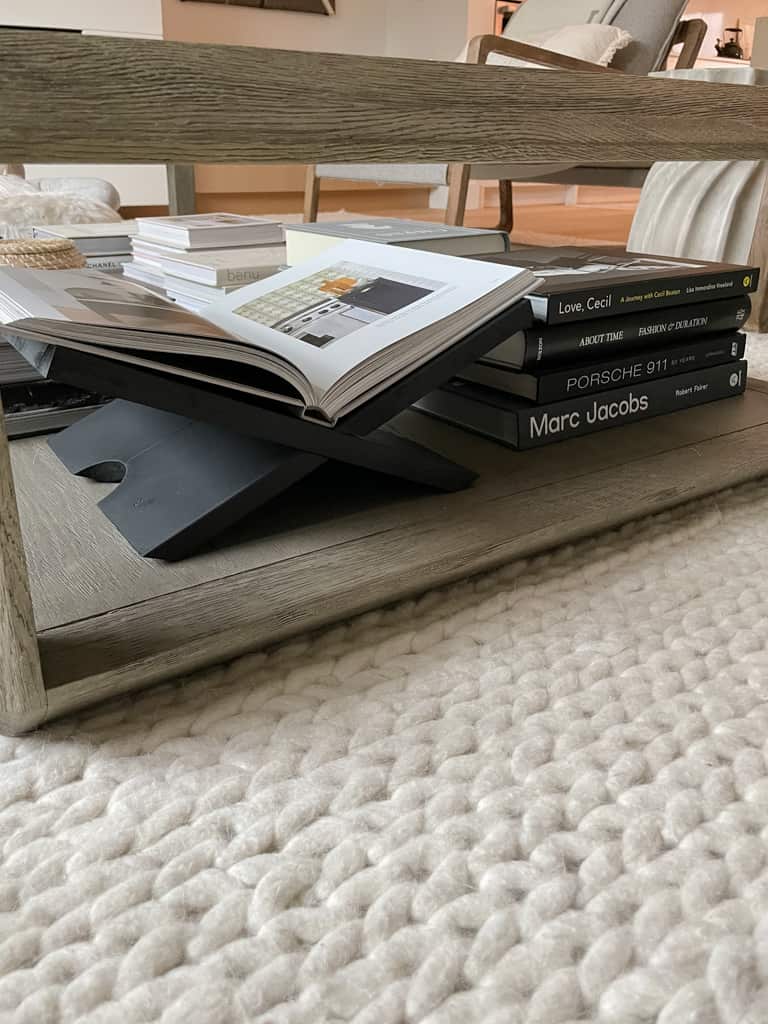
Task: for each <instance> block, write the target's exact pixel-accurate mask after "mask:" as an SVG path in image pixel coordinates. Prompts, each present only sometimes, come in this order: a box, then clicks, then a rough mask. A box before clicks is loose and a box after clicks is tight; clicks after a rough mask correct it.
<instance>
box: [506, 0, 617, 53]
mask: <svg viewBox="0 0 768 1024" xmlns="http://www.w3.org/2000/svg"><path fill="white" fill-rule="evenodd" d="M622 3H623V0H621V2H620V3H619V5H618V6H619V7H621V6H622ZM616 6H617V4H616V0H561V2H560V3H554V2H552V0H550V2H549V3H547V2H545V0H528V2H527V3H524V4H522V5H521V6H520V7H519V8H518V9H517V11H516V12H515V13H514V14H513V15H512V17H511V18H510V19H509V21H508V22H507V26H506V30H505V33H504V34H505V35H506V36H507V38H508V39H519V40H520V41H521V42H524V43H528V42H531V43H532V42H533V38H534V36H537V35H539V34H540V33H542V32H550V33H551V32H556V31H557V30H558V29H561V28H562V27H563V26H564V25H576V24H580V25H586V24H601V23H602V24H608V25H609V24H610V23H611V22H612V21H613V19H614V16H615V13H616Z"/></svg>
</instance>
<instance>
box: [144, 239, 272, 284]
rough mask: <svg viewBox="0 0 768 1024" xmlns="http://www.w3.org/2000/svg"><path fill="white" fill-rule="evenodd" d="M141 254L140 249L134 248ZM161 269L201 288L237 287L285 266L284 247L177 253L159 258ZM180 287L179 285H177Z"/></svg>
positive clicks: (264, 246)
mask: <svg viewBox="0 0 768 1024" xmlns="http://www.w3.org/2000/svg"><path fill="white" fill-rule="evenodd" d="M136 252H137V253H138V254H141V248H140V247H139V246H137V247H136ZM158 262H159V265H160V269H161V270H163V271H164V273H165V274H167V275H168V276H169V277H173V278H180V279H183V280H187V281H192V282H196V283H198V284H200V285H202V286H203V287H211V288H217V289H218V288H233V287H235V288H238V287H240V286H241V285H244V284H250V283H251V282H252V281H260V280H261V279H262V278H263V277H269V276H270V275H271V274H274V273H275V271H277V270H279V269H280V267H281V266H283V265H284V264H285V246H283V245H261V246H258V247H256V248H245V249H218V250H215V251H204V252H200V251H199V252H190V253H187V252H180V253H176V254H174V255H172V256H170V255H161V256H160V257H159V260H158ZM179 288H181V286H179Z"/></svg>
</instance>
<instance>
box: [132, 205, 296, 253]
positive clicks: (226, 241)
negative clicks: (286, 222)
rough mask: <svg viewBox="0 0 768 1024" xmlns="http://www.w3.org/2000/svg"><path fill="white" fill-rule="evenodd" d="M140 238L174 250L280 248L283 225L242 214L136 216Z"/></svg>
mask: <svg viewBox="0 0 768 1024" xmlns="http://www.w3.org/2000/svg"><path fill="white" fill-rule="evenodd" d="M136 224H137V226H138V237H139V238H140V239H141V240H142V241H148V242H156V243H158V244H159V245H165V246H170V247H172V248H175V249H186V250H189V249H213V248H219V247H220V246H224V247H226V246H230V245H279V244H280V243H281V242H282V240H283V226H282V224H281V223H280V222H279V221H275V220H266V219H265V218H264V217H244V216H242V215H241V214H239V213H190V214H187V215H185V216H180V217H137V219H136Z"/></svg>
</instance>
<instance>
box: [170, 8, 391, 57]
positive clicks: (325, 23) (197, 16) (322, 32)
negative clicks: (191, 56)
mask: <svg viewBox="0 0 768 1024" xmlns="http://www.w3.org/2000/svg"><path fill="white" fill-rule="evenodd" d="M338 6H339V7H340V8H341V11H340V12H339V14H337V15H336V16H335V17H323V16H322V15H319V14H294V13H292V12H290V11H259V10H254V9H253V8H248V7H233V6H230V5H225V6H222V5H220V4H210V3H188V2H187V3H182V2H181V0H163V35H164V36H165V38H166V39H176V40H179V41H182V42H193V43H203V42H205V43H236V44H239V45H242V46H266V47H270V48H274V49H285V50H315V51H320V52H323V51H326V52H329V53H362V54H377V53H381V52H382V50H381V46H382V40H384V39H386V23H387V19H386V5H385V4H383V3H377V2H375V0H340V2H339V4H338Z"/></svg>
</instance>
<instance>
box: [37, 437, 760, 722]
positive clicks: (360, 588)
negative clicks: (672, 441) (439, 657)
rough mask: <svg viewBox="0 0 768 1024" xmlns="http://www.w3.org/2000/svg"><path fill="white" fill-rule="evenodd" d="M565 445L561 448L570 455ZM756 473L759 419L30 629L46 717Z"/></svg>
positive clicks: (494, 564) (580, 535)
mask: <svg viewBox="0 0 768 1024" xmlns="http://www.w3.org/2000/svg"><path fill="white" fill-rule="evenodd" d="M577 443H578V442H574V447H575V445H576V444H577ZM766 472H768V424H763V425H760V426H756V427H748V428H746V429H744V430H741V431H736V432H733V433H729V434H725V435H722V436H717V437H713V438H711V439H709V440H704V441H701V442H699V443H697V444H689V445H686V446H685V447H683V448H678V449H675V450H672V451H666V452H663V453H660V454H654V455H649V456H647V457H645V458H641V459H637V460H634V461H632V462H629V463H626V464H624V465H619V466H614V467H611V468H609V469H604V470H601V471H598V472H594V473H587V474H584V475H581V476H579V477H576V478H569V479H567V480H564V481H562V482H552V483H549V484H547V485H545V486H543V487H538V488H533V489H530V490H527V491H523V492H521V493H518V494H513V495H508V496H505V497H495V498H488V497H486V498H485V499H479V500H478V501H477V503H476V504H475V505H474V506H473V507H470V508H466V509H464V510H462V511H461V512H460V513H458V514H452V510H451V509H450V508H446V509H443V514H442V515H437V514H436V515H434V516H433V517H431V518H430V519H429V520H427V521H422V522H421V523H419V524H410V525H408V526H407V527H402V528H401V527H399V526H398V525H397V524H393V527H392V529H390V530H387V531H384V532H380V533H376V534H372V535H370V536H368V537H363V538H360V539H358V540H355V541H350V542H347V543H344V544H339V545H336V546H334V547H331V548H325V549H322V550H320V551H315V552H311V553H309V554H306V555H301V556H296V557H294V558H291V559H288V560H285V561H281V562H276V563H274V564H272V565H269V566H265V567H262V568H260V569H258V570H253V571H249V572H243V573H240V574H238V575H237V576H234V577H230V578H229V579H227V580H223V581H211V582H209V583H207V584H202V585H200V586H198V587H196V588H193V589H190V590H187V591H181V592H176V593H174V594H169V595H166V596H165V597H162V598H156V599H154V600H151V601H146V602H143V603H140V604H137V605H133V606H131V607H129V608H123V609H118V610H116V611H115V612H113V613H109V614H105V615H102V616H98V617H97V618H95V619H93V620H90V621H81V622H77V623H74V624H72V625H70V626H63V627H59V628H57V629H54V630H48V631H46V632H45V633H43V634H42V635H41V636H40V638H39V640H40V648H41V654H42V657H43V664H44V668H45V670H46V685H47V686H48V687H50V688H49V689H48V703H49V713H50V714H51V715H57V714H61V713H64V712H66V711H68V710H72V709H75V708H77V707H81V706H83V705H85V704H89V703H92V702H93V701H94V700H95V699H99V698H101V697H105V696H109V695H114V694H119V693H122V692H125V691H127V690H130V689H133V688H135V687H137V686H141V685H146V684H147V683H149V682H153V681H156V680H158V679H162V678H165V677H167V676H169V675H175V674H178V673H180V672H185V671H190V670H192V669H194V668H199V667H201V666H204V665H207V664H212V663H215V662H217V661H222V660H225V659H227V658H229V657H233V656H235V655H238V654H242V653H244V652H246V651H248V650H253V649H255V648H257V647H259V646H263V645H264V644H268V643H272V642H275V641H277V640H281V639H283V638H285V637H287V636H290V635H292V634H295V633H298V632H302V631H305V630H307V629H312V628H316V627H318V626H321V625H324V624H327V623H329V622H332V621H334V620H336V619H339V618H342V617H345V616H348V615H351V614H354V613H357V612H362V611H365V610H367V609H370V608H373V607H377V606H380V605H381V604H383V603H385V602H387V601H392V600H395V599H399V598H403V597H407V596H410V595H413V594H415V593H417V592H420V591H423V590H425V589H427V588H429V587H433V586H436V585H439V584H444V583H448V582H451V581H454V580H456V579H460V578H463V577H466V576H468V575H470V574H472V573H476V572H480V571H482V570H486V569H489V568H492V567H494V566H497V565H499V564H501V563H503V562H505V561H508V560H509V559H512V558H516V557H520V556H524V555H530V554H533V553H535V552H537V551H541V550H544V549H546V548H548V547H551V546H553V545H555V544H561V543H566V542H569V541H573V540H576V539H578V538H579V537H583V536H586V535H589V534H591V533H594V532H596V531H598V530H601V529H604V528H606V527H610V526H616V525H618V524H620V523H623V522H626V521H628V520H630V519H633V518H635V517H637V516H641V515H645V514H648V513H650V512H656V511H660V510H662V509H666V508H669V507H671V506H673V505H676V504H679V503H680V502H683V501H687V500H690V499H692V498H696V497H699V496H701V495H704V494H708V493H712V492H714V491H717V490H719V489H721V488H723V487H729V486H732V485H735V484H738V483H741V482H743V481H745V480H749V479H752V478H754V477H755V476H758V475H761V474H765V473H766Z"/></svg>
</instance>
